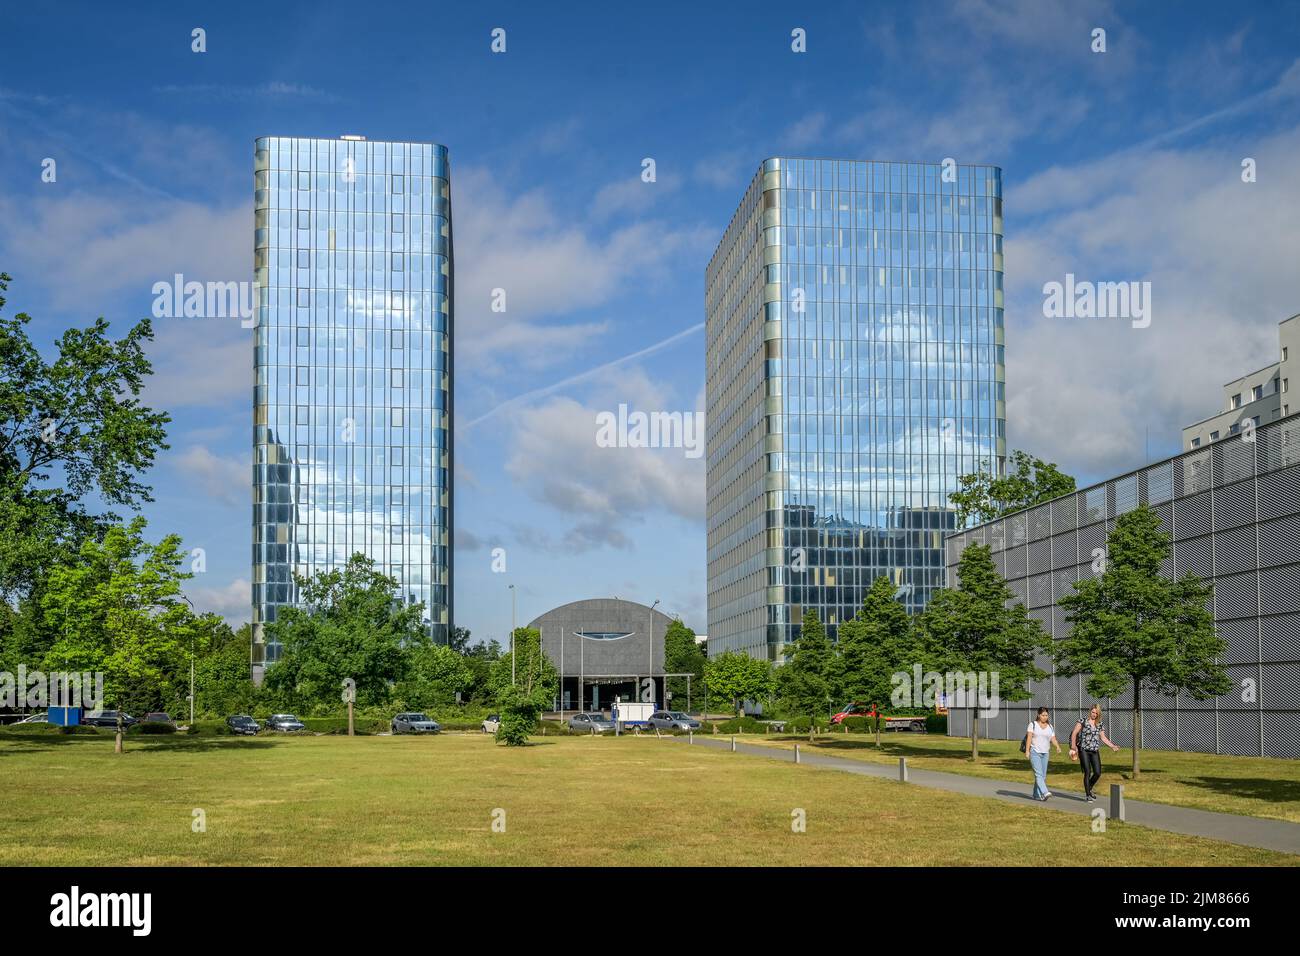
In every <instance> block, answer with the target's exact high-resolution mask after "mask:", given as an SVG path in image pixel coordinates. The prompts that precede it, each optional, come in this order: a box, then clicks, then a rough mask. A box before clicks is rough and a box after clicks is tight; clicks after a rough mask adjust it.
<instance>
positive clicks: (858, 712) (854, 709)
mask: <svg viewBox="0 0 1300 956" xmlns="http://www.w3.org/2000/svg"><path fill="white" fill-rule="evenodd" d="M846 717H870V718H873V719H876V720H884V722H885V729H886V730H910V731H913V732H914V733H919V734H923V733H925V718H924V717H918V716H916V715H915V714H911V715H905V716H902V717H890V716H888V715H886V714H882V713H880V711H878V710H876V708H875V707H873V706H872V705H871V704H849V705H848V706H847V707H845V708H844V709H843V710H841V711H840V712H839V713H838V714H835V715H834V716H833V717H831V725H832V726H838V725H839V724H842V723H843V722H844V719H845V718H846Z"/></svg>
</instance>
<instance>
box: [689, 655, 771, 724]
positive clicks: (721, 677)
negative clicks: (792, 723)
mask: <svg viewBox="0 0 1300 956" xmlns="http://www.w3.org/2000/svg"><path fill="white" fill-rule="evenodd" d="M704 682H705V684H707V685H708V695H709V698H710V699H711V700H716V701H721V702H724V703H726V704H728V705H730V707H731V708H732V712H733V713H740V704H741V701H745V700H761V699H762V698H764V697H767V696H768V695H770V694H771V693H772V665H771V663H770V662H769V661H765V660H763V659H761V658H757V657H750V656H749V655H748V654H737V653H735V652H733V651H724V652H723V653H721V654H719V655H717V656H716V657H710V658H709V659H708V660H707V661H706V662H705V664H704Z"/></svg>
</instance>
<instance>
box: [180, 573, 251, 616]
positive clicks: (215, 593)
mask: <svg viewBox="0 0 1300 956" xmlns="http://www.w3.org/2000/svg"><path fill="white" fill-rule="evenodd" d="M203 579H204V575H202V574H200V575H196V576H195V577H193V578H190V580H189V581H187V582H186V584H185V593H186V594H187V595H189V598H190V600H191V601H193V602H194V607H195V609H196V610H197V611H198V612H199V613H200V614H202V613H204V612H206V611H212V612H214V613H217V614H220V615H221V616H222V617H223V618H225V619H226V623H228V624H230V625H231V626H232V627H238V626H239V625H240V624H243V623H244V622H246V621H250V620H252V617H253V586H252V584H250V583H249V581H248V579H247V578H236V579H235V580H233V581H231V582H230V583H229V584H225V585H218V586H215V587H208V586H205V585H204V584H202V583H201V582H202V581H203Z"/></svg>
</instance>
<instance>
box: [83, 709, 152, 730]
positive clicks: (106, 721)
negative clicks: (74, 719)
mask: <svg viewBox="0 0 1300 956" xmlns="http://www.w3.org/2000/svg"><path fill="white" fill-rule="evenodd" d="M81 722H82V723H83V724H85V725H86V726H88V727H116V726H117V711H115V710H101V711H100V712H99V713H97V714H87V715H86V716H84V717H82V718H81ZM139 722H140V721H139V720H137V719H136V718H134V717H132V716H131V715H130V714H123V715H122V726H123V727H130V726H131V725H132V724H138V723H139Z"/></svg>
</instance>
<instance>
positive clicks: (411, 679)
mask: <svg viewBox="0 0 1300 956" xmlns="http://www.w3.org/2000/svg"><path fill="white" fill-rule="evenodd" d="M473 680H474V674H473V672H472V671H471V670H470V666H469V664H468V663H467V661H466V658H465V657H463V656H462V655H460V654H457V653H456V652H455V651H454V650H452V649H451V648H450V647H448V646H446V645H445V644H432V643H429V644H422V645H419V646H416V647H414V648H412V649H411V650H410V652H409V660H408V662H407V666H406V677H405V679H404V680H403V681H402V683H400V684H399V685H397V694H398V696H399V697H401V699H402V701H403V706H405V707H410V708H415V707H421V708H424V709H426V710H432V709H435V708H437V707H446V706H449V705H451V704H454V703H455V702H456V695H457V694H461V695H462V699H463V697H464V694H465V693H467V692H468V691H469V689H470V687H471V685H472V683H473Z"/></svg>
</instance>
